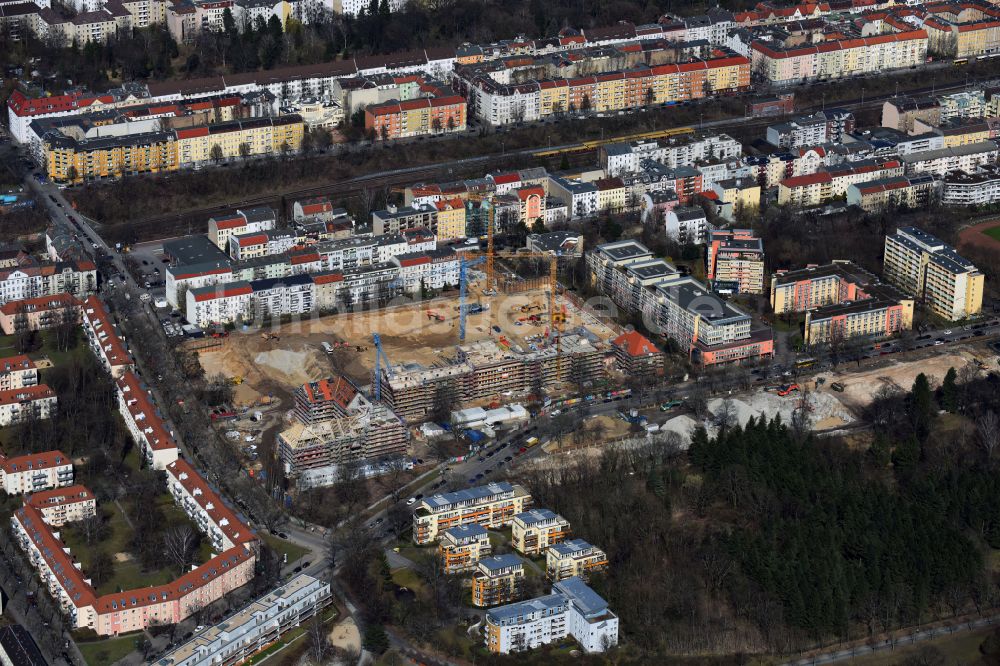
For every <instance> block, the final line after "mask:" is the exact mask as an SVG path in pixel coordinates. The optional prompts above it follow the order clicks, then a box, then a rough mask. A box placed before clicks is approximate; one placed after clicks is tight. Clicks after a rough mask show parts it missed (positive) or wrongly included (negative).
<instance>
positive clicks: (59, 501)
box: [24, 484, 94, 509]
mask: <svg viewBox="0 0 1000 666" xmlns="http://www.w3.org/2000/svg"><path fill="white" fill-rule="evenodd" d="M92 499H94V494H93V493H92V492H90V490H89V489H88V488H87V487H86V486H83V485H80V484H76V485H72V486H66V487H64V488H50V489H49V490H43V491H41V492H39V493H33V494H31V495H28V497H27V498H25V500H24V501H25V503H26V504H30V505H31V506H33V507H35V508H37V509H45V508H48V507H50V506H63V505H66V504H76V503H77V502H86V501H87V500H92Z"/></svg>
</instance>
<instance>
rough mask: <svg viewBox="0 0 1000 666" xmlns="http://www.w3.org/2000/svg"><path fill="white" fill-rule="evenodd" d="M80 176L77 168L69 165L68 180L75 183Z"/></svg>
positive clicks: (67, 170)
mask: <svg viewBox="0 0 1000 666" xmlns="http://www.w3.org/2000/svg"><path fill="white" fill-rule="evenodd" d="M79 175H80V174H79V172H78V171H77V170H76V167H75V166H73V165H72V164H71V165H69V168H68V169H66V180H68V181H69V182H71V183H75V182H76V179H77V178H78V177H79Z"/></svg>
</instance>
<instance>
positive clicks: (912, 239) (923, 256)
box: [884, 227, 985, 321]
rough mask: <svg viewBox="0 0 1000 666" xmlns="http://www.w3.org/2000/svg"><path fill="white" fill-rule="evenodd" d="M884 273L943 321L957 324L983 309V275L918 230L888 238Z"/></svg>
mask: <svg viewBox="0 0 1000 666" xmlns="http://www.w3.org/2000/svg"><path fill="white" fill-rule="evenodd" d="M884 272H885V279H886V280H887V281H888V282H890V283H891V284H893V285H894V286H896V287H898V288H899V289H901V290H902V291H903V292H904V293H907V294H912V295H914V296H915V297H916V298H918V299H919V300H921V301H922V302H923V303H924V304H925V305H926V306H927V307H928V308H929V309H930V311H931V312H932V313H934V314H935V315H936V316H938V317H941V318H942V319H946V320H949V321H957V320H960V319H965V318H967V317H970V316H972V315H975V314H978V313H979V312H980V311H981V310H982V307H983V283H984V281H985V278H984V276H983V274H982V272H981V271H980V270H979V269H977V268H976V267H975V266H974V265H973V264H972V262H970V261H969V260H967V259H965V258H964V257H962V256H961V255H960V254H958V252H956V251H955V249H954V248H953V247H951V246H950V245H948V244H946V243H944V242H943V241H941V240H940V239H938V238H936V237H934V236H932V235H931V234H929V233H927V232H926V231H922V230H921V229H917V228H916V227H904V228H901V229H897V230H896V232H895V233H894V234H891V235H888V236H886V238H885V259H884Z"/></svg>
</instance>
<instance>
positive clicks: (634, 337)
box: [614, 331, 660, 356]
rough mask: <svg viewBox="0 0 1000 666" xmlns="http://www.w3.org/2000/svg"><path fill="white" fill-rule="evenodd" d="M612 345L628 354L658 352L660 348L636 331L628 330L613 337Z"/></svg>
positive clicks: (641, 354)
mask: <svg viewBox="0 0 1000 666" xmlns="http://www.w3.org/2000/svg"><path fill="white" fill-rule="evenodd" d="M614 345H615V346H616V347H619V348H620V349H624V350H625V353H627V354H628V355H629V356H648V355H650V354H659V353H660V349H659V347H657V346H656V345H654V344H653V343H652V342H650V341H649V340H648V339H646V337H645V336H644V335H642V333H639V332H638V331H628V332H627V333H622V334H621V335H619V336H618V337H617V338H615V341H614Z"/></svg>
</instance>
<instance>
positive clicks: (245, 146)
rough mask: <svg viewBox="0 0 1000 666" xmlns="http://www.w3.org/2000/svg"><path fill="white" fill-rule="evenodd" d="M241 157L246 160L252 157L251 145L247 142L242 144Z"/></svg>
mask: <svg viewBox="0 0 1000 666" xmlns="http://www.w3.org/2000/svg"><path fill="white" fill-rule="evenodd" d="M240 157H241V158H242V159H244V160H245V159H247V158H248V157H250V144H249V143H247V142H246V141H244V142H243V143H241V144H240Z"/></svg>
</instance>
